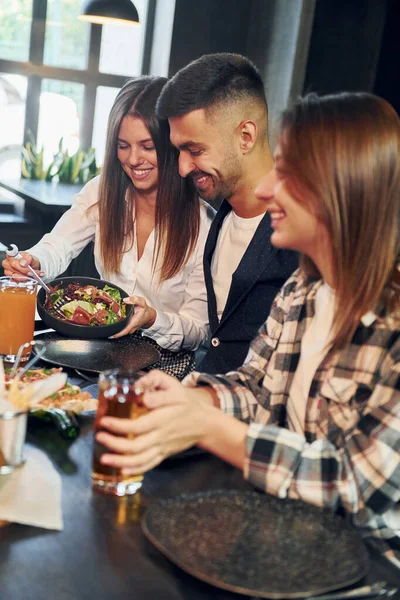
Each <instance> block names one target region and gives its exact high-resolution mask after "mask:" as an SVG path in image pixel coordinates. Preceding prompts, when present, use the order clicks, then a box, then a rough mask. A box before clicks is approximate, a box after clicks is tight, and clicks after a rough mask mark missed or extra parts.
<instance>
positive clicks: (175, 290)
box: [27, 177, 213, 351]
mask: <svg viewBox="0 0 400 600" xmlns="http://www.w3.org/2000/svg"><path fill="white" fill-rule="evenodd" d="M99 179H100V178H99V177H96V178H94V179H92V180H91V181H89V182H88V183H87V184H86V185H85V186H84V188H83V189H82V190H81V191H80V192H79V193H78V194H76V196H75V198H74V202H73V204H72V206H71V208H70V209H69V210H68V211H67V212H66V213H64V215H63V216H62V217H61V219H60V220H59V221H58V223H56V225H55V227H54V228H53V230H52V231H51V232H50V233H47V234H46V235H45V236H44V237H43V238H42V239H41V240H40V242H38V243H37V244H35V245H34V246H32V248H30V249H28V250H27V252H29V253H30V254H32V255H33V256H35V257H36V258H38V260H39V261H40V267H41V270H42V271H44V272H45V279H46V280H51V279H54V278H56V277H57V276H58V275H59V274H60V273H63V272H64V271H65V270H66V269H67V267H68V265H69V264H70V262H71V261H72V259H74V258H75V257H76V256H78V255H79V253H80V252H81V251H82V250H83V248H84V247H85V246H86V245H87V244H88V243H89V242H90V241H92V240H94V258H95V265H96V268H97V270H98V272H99V274H100V277H101V278H103V279H106V280H108V281H110V282H112V283H114V284H116V285H118V286H120V287H121V288H122V289H123V290H125V291H126V292H127V294H128V295H129V296H132V295H135V296H142V297H143V298H145V300H146V302H147V303H148V304H149V305H150V306H152V307H153V308H155V310H156V311H157V318H156V320H155V323H154V325H152V326H151V327H149V328H148V329H145V330H143V334H144V335H146V336H149V337H151V338H153V339H154V340H155V341H156V342H157V343H158V344H159V345H160V346H161V347H163V348H167V349H169V350H174V351H178V350H183V349H186V350H195V349H196V348H197V347H198V346H199V345H200V344H202V343H203V342H205V341H206V339H207V335H208V313H207V292H206V288H205V283H204V273H203V252H204V244H205V240H206V237H207V234H208V230H209V227H210V224H211V220H212V216H213V214H212V209H210V208H209V207H208V206H207V205H206V204H205V203H204V202H203V201H201V200H200V201H199V202H200V215H201V219H200V231H199V238H198V241H197V244H196V247H195V249H194V251H193V253H192V254H191V256H190V257H189V260H188V261H187V263H186V265H185V267H184V268H183V269H182V270H181V271H179V273H177V274H176V275H175V276H174V277H172V278H171V279H169V280H168V281H163V282H161V283H160V282H159V279H158V277H157V266H156V273H155V274H154V276H153V269H152V261H153V255H154V251H155V247H154V231H153V232H152V233H151V234H150V236H149V238H148V240H147V242H146V245H145V248H144V251H143V254H142V256H141V258H140V260H138V255H137V244H136V243H134V244H133V246H132V248H131V249H130V250H129V251H127V252H125V254H124V255H123V258H122V262H121V270H120V273H118V274H117V273H111V274H110V273H105V271H104V267H103V264H102V261H101V257H100V249H99V238H100V236H99V234H100V232H99V221H98V211H97V209H96V208H94V209H93V210H91V211H89V212H88V211H87V209H88V207H89V206H91V205H93V204H95V203H96V202H97V199H98V189H99ZM160 262H161V261H159V263H158V264H160Z"/></svg>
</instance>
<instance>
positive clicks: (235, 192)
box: [157, 53, 298, 373]
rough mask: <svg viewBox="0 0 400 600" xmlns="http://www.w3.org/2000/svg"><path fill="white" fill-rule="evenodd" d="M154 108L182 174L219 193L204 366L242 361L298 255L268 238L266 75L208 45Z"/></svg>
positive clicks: (206, 195)
mask: <svg viewBox="0 0 400 600" xmlns="http://www.w3.org/2000/svg"><path fill="white" fill-rule="evenodd" d="M157 113H158V116H159V117H161V118H168V120H169V124H170V128H171V133H170V138H171V142H172V144H173V145H174V146H175V147H176V148H177V149H178V150H179V153H180V154H179V172H180V174H181V176H182V177H191V178H192V179H193V181H194V183H195V185H196V187H197V189H198V192H199V195H200V196H201V197H202V198H203V199H204V200H206V201H208V202H210V203H211V204H219V203H221V205H220V208H219V210H218V213H217V215H216V217H215V219H214V221H213V223H212V225H211V228H210V232H209V235H208V239H207V242H206V246H205V250H204V272H205V280H206V286H207V294H208V313H209V322H210V329H211V344H210V347H209V349H208V351H207V353H206V355H205V357H204V359H203V361H202V363H201V365H200V370H201V371H203V372H208V373H226V372H227V371H231V370H234V369H236V368H237V367H239V366H240V365H242V363H243V362H244V360H245V358H246V354H247V351H248V348H249V344H250V341H251V340H252V339H253V337H255V336H256V334H257V331H258V329H259V327H260V326H261V325H262V323H264V322H265V320H266V319H267V316H268V314H269V311H270V307H271V304H272V302H273V300H274V298H275V296H276V294H277V292H278V291H279V289H280V288H281V286H282V285H283V283H284V282H285V281H286V279H287V278H288V277H289V276H290V275H291V274H292V272H293V271H294V270H295V269H296V268H297V262H298V258H297V254H296V253H293V252H291V251H288V250H278V249H277V248H274V247H273V246H272V245H271V243H270V235H271V233H272V229H271V225H270V218H269V216H268V215H267V214H266V212H265V210H266V204H265V202H261V201H259V200H257V198H256V196H255V194H254V190H255V188H256V187H257V184H258V183H259V181H260V180H261V179H262V177H264V176H265V174H266V173H267V172H268V171H270V169H271V168H272V164H273V159H272V154H271V150H270V147H269V142H268V109H267V101H266V98H265V93H264V86H263V82H262V79H261V76H260V74H259V72H258V71H257V69H256V67H255V66H254V65H253V64H252V63H251V62H250V61H249V60H248V59H247V58H245V57H243V56H240V55H237V54H228V53H220V54H209V55H205V56H202V57H200V58H199V59H197V60H195V61H193V62H192V63H190V64H189V65H187V66H186V67H184V68H183V69H181V70H180V71H178V73H176V75H175V76H174V77H173V78H172V79H171V80H170V81H169V82H168V83H167V84H166V86H165V87H164V89H163V91H162V93H161V95H160V98H159V101H158V104H157Z"/></svg>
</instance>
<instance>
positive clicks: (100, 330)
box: [37, 275, 133, 339]
mask: <svg viewBox="0 0 400 600" xmlns="http://www.w3.org/2000/svg"><path fill="white" fill-rule="evenodd" d="M71 283H77V284H79V286H81V287H82V288H84V287H85V286H88V285H90V286H93V287H94V288H97V290H99V291H100V292H102V291H103V290H104V288H106V292H107V296H110V297H111V298H112V300H113V302H117V303H118V304H119V305H120V306H121V304H122V305H123V307H124V308H125V316H123V317H122V318H121V317H120V318H119V320H115V319H116V317H114V315H113V311H110V310H109V308H110V305H109V304H107V305H106V306H105V308H104V303H103V304H102V303H101V302H100V301H97V302H96V303H95V302H91V300H90V298H88V297H87V295H83V296H82V300H76V299H74V300H73V302H69V303H66V304H64V305H63V306H62V310H63V312H64V313H65V315H66V320H63V319H60V318H59V317H58V316H57V315H55V314H52V312H51V310H50V308H49V299H48V295H47V294H46V291H45V290H44V289H43V288H41V289H40V290H39V292H38V295H37V311H38V313H39V316H40V318H41V319H42V321H43V322H44V323H45V324H46V325H47V326H48V327H49V328H51V329H54V330H55V331H57V332H58V333H60V334H61V335H64V336H66V337H73V338H84V339H102V338H103V339H104V338H108V337H110V336H111V335H115V334H116V333H118V332H119V331H121V330H122V329H123V328H124V327H125V326H126V325H127V324H128V321H129V319H130V317H131V315H132V313H133V306H132V305H131V304H124V303H122V299H123V298H126V297H127V296H128V294H127V292H125V290H123V289H122V288H120V287H119V286H117V285H115V284H113V283H110V282H109V281H105V280H104V279H95V278H93V277H80V276H78V275H74V276H70V277H58V278H57V279H53V280H52V281H50V282H48V286H49V287H50V288H51V289H52V290H54V297H53V294H52V295H51V296H50V305H51V303H52V302H54V301H56V300H57V298H58V297H59V296H60V295H61V296H62V293H60V290H65V288H66V287H67V286H68V285H70V284H71ZM57 295H58V296H57ZM113 306H115V304H113ZM76 309H78V311H77V312H75V311H76ZM99 310H102V311H103V312H102V313H99V314H101V315H103V314H104V315H105V318H104V319H98V321H99V323H101V322H103V321H104V322H105V324H90V325H89V324H81V323H79V322H74V321H72V320H71V319H72V318H73V315H74V314H75V315H78V316H77V317H75V320H77V321H80V320H81V321H82V323H84V322H85V318H84V316H85V315H87V314H88V313H90V314H91V315H92V316H93V315H95V314H96V313H97V312H98V311H99ZM106 312H108V313H109V317H108V316H107V314H106ZM79 315H80V318H79ZM82 315H83V317H82ZM110 321H115V322H110Z"/></svg>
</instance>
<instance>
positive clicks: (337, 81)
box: [304, 0, 398, 93]
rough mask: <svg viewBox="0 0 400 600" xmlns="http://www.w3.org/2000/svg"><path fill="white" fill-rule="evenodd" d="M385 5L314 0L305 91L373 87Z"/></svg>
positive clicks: (371, 1)
mask: <svg viewBox="0 0 400 600" xmlns="http://www.w3.org/2000/svg"><path fill="white" fill-rule="evenodd" d="M395 2H398V0H395ZM387 4H388V2H387V0H378V1H377V0H317V2H316V6H315V13H314V25H313V29H312V34H311V43H310V49H309V55H308V63H307V69H306V76H305V82H304V92H309V91H316V92H319V93H332V92H336V91H342V90H349V91H352V90H364V91H371V90H372V89H373V86H374V83H375V77H376V72H377V65H378V60H379V54H380V49H381V43H382V36H383V30H384V24H385V19H386V14H387Z"/></svg>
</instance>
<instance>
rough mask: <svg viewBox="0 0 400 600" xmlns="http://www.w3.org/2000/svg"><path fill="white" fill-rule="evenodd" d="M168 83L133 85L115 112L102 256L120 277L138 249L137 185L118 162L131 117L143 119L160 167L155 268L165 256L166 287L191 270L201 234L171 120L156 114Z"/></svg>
mask: <svg viewBox="0 0 400 600" xmlns="http://www.w3.org/2000/svg"><path fill="white" fill-rule="evenodd" d="M166 82H167V79H166V78H165V77H151V76H142V77H137V78H135V79H131V80H130V81H128V82H127V83H126V84H125V85H124V86H123V87H122V88H121V90H120V91H119V93H118V95H117V97H116V99H115V102H114V104H113V107H112V108H111V112H110V116H109V119H108V127H107V140H106V152H105V159H104V164H103V167H102V170H101V176H100V186H99V199H98V202H97V204H96V206H97V207H98V210H99V223H100V254H101V258H102V262H103V265H104V269H105V271H106V272H107V273H111V272H114V273H119V272H120V268H121V261H122V257H123V254H124V253H125V252H127V251H128V250H130V249H131V248H132V246H133V244H134V239H133V238H134V203H132V202H129V201H127V200H126V199H130V198H132V197H133V198H134V195H135V189H134V186H133V184H132V181H131V180H130V178H129V177H128V176H127V174H126V173H125V171H124V170H123V169H122V167H121V164H120V162H119V160H118V156H117V139H118V134H119V130H120V126H121V122H122V120H123V119H124V117H126V116H130V117H138V118H140V119H142V121H143V122H144V124H145V125H146V127H147V129H148V130H149V133H150V136H151V138H152V140H153V143H154V146H155V149H156V153H157V162H158V188H157V200H156V215H155V242H156V246H155V247H156V251H155V256H154V260H153V268H155V265H156V263H157V259H158V257H159V256H160V253H162V254H163V260H162V265H161V268H160V273H159V274H158V277H159V280H160V281H165V280H167V279H169V278H170V277H173V276H174V275H175V274H176V273H178V272H179V271H180V270H181V269H183V267H184V266H185V264H186V262H187V260H188V258H189V256H190V254H191V252H192V251H193V249H194V247H195V245H196V242H197V238H198V235H199V228H200V205H199V199H198V195H197V193H196V189H195V187H194V184H193V182H192V181H191V180H190V178H187V179H183V178H182V177H180V175H179V173H178V151H177V150H176V149H175V148H174V147H173V146H172V144H171V143H170V140H169V124H168V120H167V119H159V118H158V117H157V116H156V113H155V106H156V102H157V99H158V96H159V94H160V92H161V90H162V89H163V87H164V85H165V84H166Z"/></svg>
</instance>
